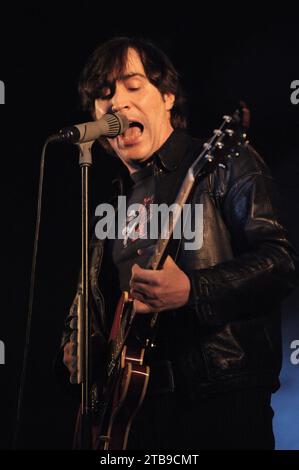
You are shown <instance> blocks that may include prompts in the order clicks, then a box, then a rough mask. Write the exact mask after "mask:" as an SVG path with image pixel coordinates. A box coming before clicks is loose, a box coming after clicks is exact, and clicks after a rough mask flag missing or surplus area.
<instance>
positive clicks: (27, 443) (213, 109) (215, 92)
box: [0, 2, 299, 449]
mask: <svg viewBox="0 0 299 470" xmlns="http://www.w3.org/2000/svg"><path fill="white" fill-rule="evenodd" d="M206 7H207V6H206V5H205V8H203V5H202V4H198V5H195V3H194V2H193V3H191V2H190V4H188V3H187V2H184V5H180V8H179V7H175V6H174V5H171V4H170V5H164V8H162V6H161V5H156V4H154V3H149V2H147V3H146V4H145V3H144V4H143V3H136V4H135V3H134V4H133V3H130V4H126V5H123V7H122V8H121V9H120V8H119V7H118V6H117V5H116V4H115V5H112V4H111V5H107V6H106V9H105V8H104V5H103V3H102V2H100V3H99V4H96V3H94V4H93V3H88V2H84V3H79V4H75V3H70V4H65V6H64V9H63V10H62V7H61V5H60V6H58V5H56V6H55V4H51V5H49V6H46V4H43V6H29V4H26V6H23V7H18V6H14V7H13V6H11V7H10V8H9V6H7V7H1V8H2V11H1V25H2V26H3V28H2V29H1V33H0V41H1V44H0V79H1V80H3V81H4V82H5V86H6V104H5V105H2V106H0V122H1V126H0V137H1V150H0V152H1V163H2V165H1V170H2V171H1V183H2V184H1V186H2V188H3V190H4V191H3V196H2V240H3V241H2V247H3V255H2V259H3V263H2V273H3V282H2V285H3V289H2V305H3V308H2V309H1V310H2V313H1V316H0V340H2V341H3V342H4V343H5V346H6V365H5V366H0V385H1V389H0V395H1V399H0V414H1V419H0V448H3V449H7V448H9V447H10V446H11V440H12V434H13V426H14V417H15V413H16V400H17V387H18V384H19V376H20V370H21V364H22V358H23V348H24V341H25V328H26V320H27V303H28V292H29V279H30V265H31V256H32V248H33V237H34V225H35V216H36V198H37V188H38V173H39V158H40V152H41V148H42V144H43V142H44V140H45V138H46V137H47V135H49V134H50V133H52V132H54V131H56V130H58V129H60V128H61V127H63V126H65V125H69V124H71V123H76V122H82V121H85V120H86V119H89V118H88V116H86V115H84V113H82V112H81V111H80V108H79V101H78V96H77V89H76V86H77V79H78V76H79V73H80V71H81V70H82V67H83V65H84V63H85V61H86V59H87V57H88V55H89V54H90V53H91V52H92V50H93V49H94V48H95V47H96V45H97V44H98V43H100V42H102V41H104V40H106V39H109V38H110V37H113V36H115V35H129V36H142V37H145V38H148V39H151V40H152V41H154V42H155V43H156V44H157V45H159V46H161V47H162V49H164V50H165V52H167V53H168V55H169V56H170V57H171V59H172V60H173V62H174V64H175V65H176V67H177V68H178V70H179V72H180V74H181V76H182V82H183V85H184V88H185V90H186V92H187V96H188V100H189V109H188V112H189V123H190V126H189V128H190V132H191V134H193V135H195V136H208V135H209V134H210V133H211V131H212V130H213V129H214V128H215V127H216V126H217V125H218V124H219V123H220V122H221V117H222V115H223V114H225V113H229V112H231V111H233V109H234V108H235V107H236V105H237V103H238V101H239V100H240V99H242V100H244V101H245V102H246V103H247V105H248V106H249V108H250V110H251V113H252V121H251V129H250V139H251V143H252V145H253V146H254V147H255V148H256V149H257V150H258V151H259V152H260V153H261V154H262V156H263V157H264V158H265V160H266V161H267V163H268V165H269V166H270V167H271V169H272V171H273V173H274V174H275V176H276V178H277V181H278V184H279V188H280V192H281V197H282V202H283V215H284V218H285V220H286V223H287V226H288V229H289V233H290V238H291V240H292V242H293V243H294V244H295V246H296V247H297V248H299V224H298V215H299V214H298V207H299V201H298V198H299V187H298V186H299V185H298V176H299V165H298V150H299V144H298V140H297V139H298V125H299V105H297V106H294V105H292V104H291V101H290V94H291V89H290V84H291V82H292V81H293V80H296V79H299V64H298V54H299V30H298V15H297V13H296V12H295V11H294V10H291V9H290V10H289V11H282V10H281V8H280V9H278V10H277V11H275V10H273V7H271V10H269V11H267V12H265V13H264V14H262V13H261V12H260V11H258V9H256V11H252V10H250V11H249V8H248V7H246V4H239V5H238V7H234V8H232V7H231V9H228V7H227V5H225V4H223V5H222V8H221V9H220V8H219V7H216V6H215V7H213V8H211V9H210V10H207V9H206ZM230 10H231V11H230ZM47 155H48V157H47V161H46V177H45V186H44V198H43V214H42V226H41V234H40V249H39V255H38V265H37V282H36V296H35V301H34V316H33V325H32V342H31V349H30V358H29V359H30V360H29V370H28V375H27V381H26V393H25V402H24V407H25V410H24V415H23V424H22V428H21V436H20V441H19V446H20V447H22V448H31V449H41V448H48V449H59V448H69V447H70V446H71V439H72V428H73V424H74V407H75V400H74V398H73V397H72V396H71V395H65V394H64V393H63V392H62V390H61V388H60V386H59V384H57V383H56V381H55V379H54V377H53V371H52V363H53V359H54V357H55V354H56V352H57V350H58V346H59V341H60V334H61V330H62V325H63V320H64V316H65V314H66V312H67V309H68V307H69V305H70V302H71V300H72V296H73V293H74V289H75V284H76V279H77V273H78V266H79V262H80V172H79V167H78V164H77V161H78V159H77V153H76V150H75V149H74V148H73V147H69V146H66V145H61V146H57V145H56V146H54V145H52V146H51V147H49V150H48V153H47ZM117 168H118V165H117V162H115V161H113V160H112V159H111V157H108V156H107V155H104V154H103V153H102V152H100V151H99V149H97V151H96V158H95V162H94V167H93V176H92V198H93V201H94V202H95V203H99V202H101V201H102V200H103V199H104V198H105V195H106V194H107V192H109V188H110V181H111V179H112V177H113V175H114V174H115V171H116V170H117ZM298 297H299V294H298V291H296V292H294V293H293V294H292V296H291V297H290V299H288V301H287V302H286V304H285V308H284V310H285V311H284V322H285V323H286V324H288V325H292V329H293V339H296V338H297V339H298V338H299V325H298V323H299V322H298V308H299V300H298ZM285 360H286V361H288V357H286V358H285ZM298 367H299V366H298ZM298 367H297V368H296V367H293V373H294V374H297V375H298ZM297 393H299V390H297ZM296 412H297V413H298V409H297V411H296V410H294V413H296ZM298 422H299V415H298ZM298 447H299V446H298Z"/></svg>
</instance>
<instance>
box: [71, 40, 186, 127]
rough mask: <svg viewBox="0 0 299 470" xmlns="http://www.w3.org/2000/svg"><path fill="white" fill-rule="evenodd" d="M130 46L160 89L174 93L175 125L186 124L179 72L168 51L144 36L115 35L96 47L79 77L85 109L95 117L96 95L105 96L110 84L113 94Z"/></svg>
mask: <svg viewBox="0 0 299 470" xmlns="http://www.w3.org/2000/svg"><path fill="white" fill-rule="evenodd" d="M129 48H132V49H135V50H136V52H137V53H138V54H139V57H140V59H141V62H142V64H143V67H144V70H145V73H146V76H147V78H148V80H149V81H150V82H151V83H152V84H153V85H154V86H155V87H156V88H157V89H158V90H159V91H160V93H161V94H162V95H163V94H166V93H172V94H174V95H175V102H174V106H173V107H172V109H171V124H172V126H173V128H186V127H187V124H186V116H185V112H184V103H185V98H184V95H183V91H182V87H181V84H180V80H179V74H178V72H177V71H176V69H175V68H174V66H173V64H172V63H171V61H170V59H169V58H168V57H167V55H166V54H165V53H164V52H163V51H162V50H160V49H159V48H158V47H156V46H155V45H153V44H152V43H151V42H149V41H146V40H144V39H135V38H127V37H116V38H113V39H110V40H109V41H107V42H105V43H103V44H101V45H100V46H99V47H97V49H96V50H95V51H94V52H93V53H92V55H91V56H90V58H89V59H88V61H87V63H86V65H85V67H84V69H83V72H82V74H81V77H80V80H79V94H80V97H81V103H82V107H83V109H84V110H85V111H89V112H90V113H91V114H92V116H93V117H94V102H95V99H97V98H102V97H103V90H104V89H106V90H107V88H109V89H110V90H111V93H110V97H111V96H113V93H114V91H115V81H116V80H117V78H118V77H120V76H121V75H122V73H123V71H124V69H125V66H126V60H127V52H128V49H129ZM106 98H107V97H106Z"/></svg>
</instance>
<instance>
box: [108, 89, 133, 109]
mask: <svg viewBox="0 0 299 470" xmlns="http://www.w3.org/2000/svg"><path fill="white" fill-rule="evenodd" d="M129 107H130V105H129V96H128V92H127V90H126V89H125V87H124V85H120V86H116V88H115V93H114V95H113V96H112V99H111V110H112V112H113V113H118V112H120V111H122V110H124V109H129Z"/></svg>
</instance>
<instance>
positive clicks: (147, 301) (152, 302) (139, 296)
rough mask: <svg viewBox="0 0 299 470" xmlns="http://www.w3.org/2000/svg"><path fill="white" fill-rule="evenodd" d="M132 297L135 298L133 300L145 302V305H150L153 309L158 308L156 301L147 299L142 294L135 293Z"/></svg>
mask: <svg viewBox="0 0 299 470" xmlns="http://www.w3.org/2000/svg"><path fill="white" fill-rule="evenodd" d="M132 297H133V299H138V300H140V301H141V302H144V303H145V304H148V305H150V306H152V307H154V306H156V299H153V298H150V297H147V296H146V295H144V294H142V293H140V292H138V291H135V292H133V293H132Z"/></svg>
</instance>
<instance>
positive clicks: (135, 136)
mask: <svg viewBox="0 0 299 470" xmlns="http://www.w3.org/2000/svg"><path fill="white" fill-rule="evenodd" d="M143 131H144V126H143V124H141V122H139V121H131V122H130V124H129V128H128V129H127V130H126V131H125V132H124V133H123V134H122V136H121V137H122V142H123V143H124V144H125V145H127V146H130V145H135V144H138V143H139V139H140V137H141V136H142V133H143Z"/></svg>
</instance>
